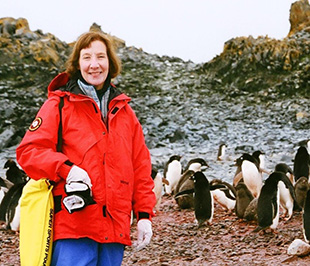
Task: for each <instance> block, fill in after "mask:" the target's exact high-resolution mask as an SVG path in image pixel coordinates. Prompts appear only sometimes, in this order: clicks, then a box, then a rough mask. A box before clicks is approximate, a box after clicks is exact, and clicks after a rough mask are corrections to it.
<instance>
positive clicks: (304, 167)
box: [293, 146, 310, 182]
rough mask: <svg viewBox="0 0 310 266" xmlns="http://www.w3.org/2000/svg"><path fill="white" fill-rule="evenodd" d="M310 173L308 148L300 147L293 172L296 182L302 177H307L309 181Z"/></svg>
mask: <svg viewBox="0 0 310 266" xmlns="http://www.w3.org/2000/svg"><path fill="white" fill-rule="evenodd" d="M309 171H310V155H309V152H308V148H307V147H305V146H300V147H299V148H298V150H297V152H296V154H295V158H294V166H293V172H294V177H295V182H296V181H297V180H298V179H299V178H300V177H303V176H304V177H306V178H307V179H308V180H309Z"/></svg>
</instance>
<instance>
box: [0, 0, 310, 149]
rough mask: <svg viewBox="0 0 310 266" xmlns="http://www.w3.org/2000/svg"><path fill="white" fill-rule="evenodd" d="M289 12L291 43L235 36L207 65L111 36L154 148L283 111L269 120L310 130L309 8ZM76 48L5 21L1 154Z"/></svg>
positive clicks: (0, 35)
mask: <svg viewBox="0 0 310 266" xmlns="http://www.w3.org/2000/svg"><path fill="white" fill-rule="evenodd" d="M290 11H291V13H290V18H289V19H290V22H291V28H290V29H288V32H289V33H288V36H287V37H286V38H283V39H281V40H277V39H272V38H269V37H268V36H260V37H258V38H253V37H251V36H249V37H236V38H233V39H231V40H228V41H227V42H226V43H225V46H224V50H223V52H222V53H221V54H220V55H219V56H216V57H215V58H214V59H212V60H211V61H209V62H206V63H204V64H194V63H193V62H190V61H187V62H184V61H183V60H181V59H179V58H174V57H166V56H164V57H159V56H157V55H154V54H149V53H146V52H145V51H143V50H141V49H137V48H135V47H128V46H126V43H125V42H124V41H122V40H120V39H118V38H117V37H114V40H115V43H116V45H117V47H118V54H119V56H120V58H121V60H122V63H123V71H122V74H121V75H120V76H119V77H118V78H117V79H116V80H115V83H116V85H117V86H118V87H119V88H120V89H121V90H123V91H124V92H126V93H127V94H128V95H129V96H131V97H132V98H133V99H134V101H133V103H132V105H133V107H134V109H135V110H136V112H137V115H138V116H139V119H140V120H141V122H142V124H143V127H144V130H145V134H146V140H147V144H148V145H149V147H150V148H160V147H170V146H169V145H170V144H173V143H178V142H180V141H182V143H183V144H184V141H185V142H187V143H190V144H191V145H192V144H193V143H194V144H195V145H199V144H200V143H201V142H202V141H205V140H210V139H211V138H212V137H214V138H215V136H216V135H217V134H218V132H216V129H214V128H213V129H212V130H211V131H207V130H206V129H205V128H206V127H208V126H209V127H211V126H213V127H214V126H215V127H216V128H217V129H223V127H224V128H226V133H227V125H225V124H226V123H227V121H237V120H238V121H239V120H243V121H248V119H249V117H251V116H253V117H254V116H255V117H256V118H255V119H257V116H262V115H263V114H266V113H268V112H271V111H270V110H273V108H274V109H275V110H276V111H279V112H280V113H278V114H277V115H274V116H271V117H274V118H273V119H275V123H280V124H281V123H282V124H285V123H288V122H290V123H291V124H292V125H293V127H294V128H297V129H298V128H299V129H309V127H310V122H309V119H310V118H309V112H310V111H309V102H308V100H309V98H310V93H309V91H310V89H309V87H310V30H309V28H310V20H309V16H310V15H309V12H310V6H309V2H308V1H307V0H300V1H297V2H295V3H294V4H292V6H291V10H290ZM92 27H95V28H97V29H98V28H99V29H100V26H98V25H97V24H94V25H92ZM71 47H72V45H71V44H67V43H65V42H63V41H61V40H59V39H58V38H57V37H56V36H54V35H53V34H50V33H43V32H42V31H41V30H37V31H30V30H29V25H28V22H27V20H26V19H25V18H18V19H14V18H2V19H0V62H1V65H0V95H1V98H0V116H1V120H0V149H3V148H5V147H9V146H12V145H15V144H17V143H18V142H19V141H20V139H21V138H22V136H23V135H24V133H25V130H26V129H27V127H28V125H29V124H30V123H31V121H32V120H33V118H34V116H35V114H36V112H37V110H38V109H39V107H40V105H41V104H42V103H43V101H44V100H45V99H46V88H47V85H48V83H49V82H50V80H51V79H52V78H53V77H54V76H55V75H56V74H57V73H59V72H61V71H63V70H64V63H65V61H66V59H67V57H68V55H69V53H70V51H71ZM288 99H290V100H291V101H290V102H289V103H287V100H288ZM279 101H282V103H281V104H279V103H278V102H279ZM283 102H285V103H286V104H285V108H279V105H280V106H283ZM275 103H277V104H275ZM257 105H262V106H263V107H260V108H263V109H264V110H263V111H262V113H260V112H258V111H257ZM223 106H224V107H223ZM251 106H252V107H253V110H250V111H249V108H250V107H251ZM246 110H247V111H249V112H250V113H246ZM225 112H227V113H225ZM297 118H298V119H297ZM214 119H215V120H214ZM259 119H261V118H259ZM211 121H212V122H211ZM213 131H214V132H213ZM218 137H220V136H218ZM216 141H219V140H218V139H217V140H216ZM180 145H181V144H180Z"/></svg>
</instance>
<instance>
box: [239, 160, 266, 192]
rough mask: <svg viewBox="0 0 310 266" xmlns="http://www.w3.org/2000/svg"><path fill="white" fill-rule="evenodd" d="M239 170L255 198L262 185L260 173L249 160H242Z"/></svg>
mask: <svg viewBox="0 0 310 266" xmlns="http://www.w3.org/2000/svg"><path fill="white" fill-rule="evenodd" d="M241 170H242V175H243V180H244V183H245V185H246V186H247V188H248V189H249V190H250V191H251V193H252V194H253V196H254V197H256V198H257V197H258V196H259V193H260V190H261V187H262V185H263V180H262V176H261V174H260V173H259V171H258V169H257V167H256V166H255V164H253V163H251V162H249V161H244V162H243V163H242V166H241Z"/></svg>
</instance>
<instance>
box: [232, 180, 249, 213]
mask: <svg viewBox="0 0 310 266" xmlns="http://www.w3.org/2000/svg"><path fill="white" fill-rule="evenodd" d="M253 199H254V196H253V195H252V193H251V191H250V190H249V189H248V188H247V186H246V185H245V184H244V183H243V182H239V183H238V185H237V186H236V206H235V212H236V215H237V217H238V218H240V219H243V217H244V212H245V210H246V208H247V207H248V205H249V204H250V202H251V201H252V200H253Z"/></svg>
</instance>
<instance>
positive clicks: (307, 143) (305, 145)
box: [298, 139, 310, 154]
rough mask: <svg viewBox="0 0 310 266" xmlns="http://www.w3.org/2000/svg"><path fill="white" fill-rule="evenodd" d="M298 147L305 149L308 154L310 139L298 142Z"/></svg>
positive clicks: (309, 151)
mask: <svg viewBox="0 0 310 266" xmlns="http://www.w3.org/2000/svg"><path fill="white" fill-rule="evenodd" d="M298 145H299V146H300V147H301V146H303V147H305V148H306V149H307V150H308V153H309V154H310V139H305V140H302V141H299V142H298Z"/></svg>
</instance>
